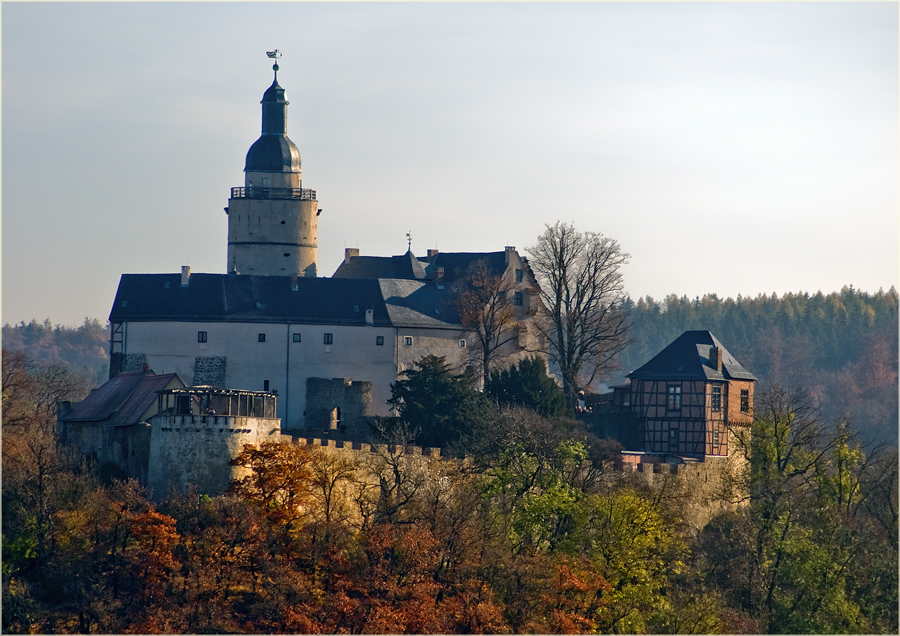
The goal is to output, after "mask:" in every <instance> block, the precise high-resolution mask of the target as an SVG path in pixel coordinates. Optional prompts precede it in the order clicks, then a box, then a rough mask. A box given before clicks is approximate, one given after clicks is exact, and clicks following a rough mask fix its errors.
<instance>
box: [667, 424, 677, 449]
mask: <svg viewBox="0 0 900 636" xmlns="http://www.w3.org/2000/svg"><path fill="white" fill-rule="evenodd" d="M677 448H678V429H677V428H670V429H669V450H676V449H677Z"/></svg>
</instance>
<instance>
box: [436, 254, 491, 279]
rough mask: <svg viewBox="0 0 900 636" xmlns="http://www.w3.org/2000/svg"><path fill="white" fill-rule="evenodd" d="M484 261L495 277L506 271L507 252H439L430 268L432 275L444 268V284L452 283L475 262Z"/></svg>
mask: <svg viewBox="0 0 900 636" xmlns="http://www.w3.org/2000/svg"><path fill="white" fill-rule="evenodd" d="M479 260H483V261H485V262H486V263H487V265H488V269H489V270H490V271H491V273H492V274H493V275H495V276H500V275H501V274H503V272H505V271H506V267H507V263H506V252H439V253H438V255H437V256H436V257H435V258H434V260H433V261H432V263H431V264H430V265H429V266H428V271H429V273H431V272H432V271H433V270H434V268H437V267H443V268H444V282H445V283H452V282H453V281H454V280H456V278H457V277H459V276H460V275H461V274H463V273H465V271H466V269H467V268H468V267H469V266H470V265H471V264H472V263H474V262H475V261H479Z"/></svg>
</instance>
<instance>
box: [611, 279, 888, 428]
mask: <svg viewBox="0 0 900 636" xmlns="http://www.w3.org/2000/svg"><path fill="white" fill-rule="evenodd" d="M897 305H898V296H897V290H896V289H894V288H893V287H891V289H890V290H889V291H886V292H885V291H879V292H877V293H875V294H869V293H866V292H861V291H858V290H855V289H853V288H852V287H845V288H844V289H842V290H841V291H840V292H833V293H830V294H828V295H825V294H823V293H821V292H819V293H816V294H813V295H810V294H807V293H798V294H785V295H783V296H781V297H780V298H779V297H778V296H777V295H776V294H772V295H771V296H765V295H759V296H756V297H755V298H751V297H746V298H744V297H741V296H738V298H737V300H734V299H731V298H727V299H724V300H723V299H720V298H718V297H717V296H716V295H715V294H709V295H706V296H703V298H695V299H693V300H690V299H688V298H687V297H681V298H678V297H677V296H674V295H671V296H668V297H666V298H665V299H664V300H662V301H656V300H653V299H652V298H650V297H646V298H641V299H639V300H638V301H637V302H633V301H629V302H628V309H629V311H630V314H631V322H632V328H631V334H630V336H631V338H632V340H633V342H632V344H631V345H629V346H628V348H627V349H626V350H625V351H624V352H623V354H622V355H621V356H620V358H619V362H620V364H621V367H622V368H621V370H620V372H618V373H616V374H615V375H614V376H613V377H611V378H610V379H609V381H610V383H611V384H617V383H620V382H624V381H625V375H626V374H627V373H630V372H631V371H634V370H635V369H637V368H638V367H640V366H641V365H643V364H644V363H645V362H647V361H648V360H649V359H650V358H652V357H653V356H654V355H656V354H657V353H658V352H659V351H661V350H662V349H663V347H665V346H666V345H668V344H669V343H670V342H672V341H673V340H674V339H675V338H677V337H678V336H679V335H681V333H682V332H684V331H686V330H689V329H706V330H709V331H711V332H712V333H713V335H715V336H716V337H717V338H718V339H719V340H720V341H721V342H722V344H723V345H725V347H726V348H727V349H728V350H729V351H730V352H731V353H732V355H734V356H735V358H737V360H738V361H739V362H740V363H741V364H742V365H743V366H744V367H745V368H747V369H748V370H749V371H751V372H752V373H753V374H754V375H756V376H757V378H759V380H760V384H761V385H762V386H763V387H764V386H766V385H771V384H779V385H782V386H785V387H789V388H794V387H797V388H803V389H804V390H805V391H807V393H808V394H809V396H810V397H811V398H812V399H813V401H814V403H816V404H817V405H818V407H819V409H820V410H821V413H822V416H823V417H825V418H826V420H834V419H835V418H838V417H841V416H843V415H848V416H849V417H850V419H851V421H852V424H853V426H854V427H855V428H856V429H857V430H859V431H860V433H861V434H862V435H864V436H865V437H866V438H868V439H879V440H884V441H889V442H891V443H893V444H896V443H897V428H898V408H897V397H898V393H897V370H898V369H897V351H898V341H897V334H898V312H897Z"/></svg>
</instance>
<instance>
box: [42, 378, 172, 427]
mask: <svg viewBox="0 0 900 636" xmlns="http://www.w3.org/2000/svg"><path fill="white" fill-rule="evenodd" d="M177 377H178V375H177V374H175V373H166V374H163V375H156V374H155V373H153V371H132V372H127V373H119V374H117V375H115V376H114V377H113V378H112V379H110V380H109V381H108V382H106V384H104V385H103V386H101V387H100V388H98V389H96V390H94V391H92V392H91V394H90V395H89V396H87V397H86V398H85V399H84V400H82V401H81V402H79V403H78V404H76V405H75V406H74V407H73V408H72V410H71V411H69V412H68V413H66V414H65V415H64V416H63V417H61V418H59V419H60V420H62V421H66V422H96V421H103V420H109V422H107V424H109V425H112V426H120V425H127V424H134V423H135V422H137V421H138V420H139V419H140V417H141V415H143V414H144V412H145V411H146V410H147V409H148V408H150V405H151V404H153V400H155V399H156V392H157V391H160V390H162V389H164V388H165V387H166V386H167V385H168V384H169V383H170V382H171V381H172V380H173V379H174V378H177Z"/></svg>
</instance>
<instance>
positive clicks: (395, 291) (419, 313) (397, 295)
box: [378, 278, 460, 329]
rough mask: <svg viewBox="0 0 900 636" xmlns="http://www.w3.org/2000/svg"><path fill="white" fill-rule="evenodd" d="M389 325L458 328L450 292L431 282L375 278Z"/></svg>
mask: <svg viewBox="0 0 900 636" xmlns="http://www.w3.org/2000/svg"><path fill="white" fill-rule="evenodd" d="M378 284H379V286H380V287H381V291H382V293H383V294H384V303H385V306H386V307H387V310H388V314H389V315H390V318H391V324H393V325H396V326H404V327H434V328H438V329H447V328H453V329H458V328H460V324H459V316H458V315H457V314H456V311H455V310H454V309H453V307H452V306H451V304H450V302H449V301H450V292H448V291H447V290H446V288H445V289H438V287H437V286H435V285H434V283H431V282H422V281H417V280H404V279H401V278H381V279H379V280H378Z"/></svg>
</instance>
